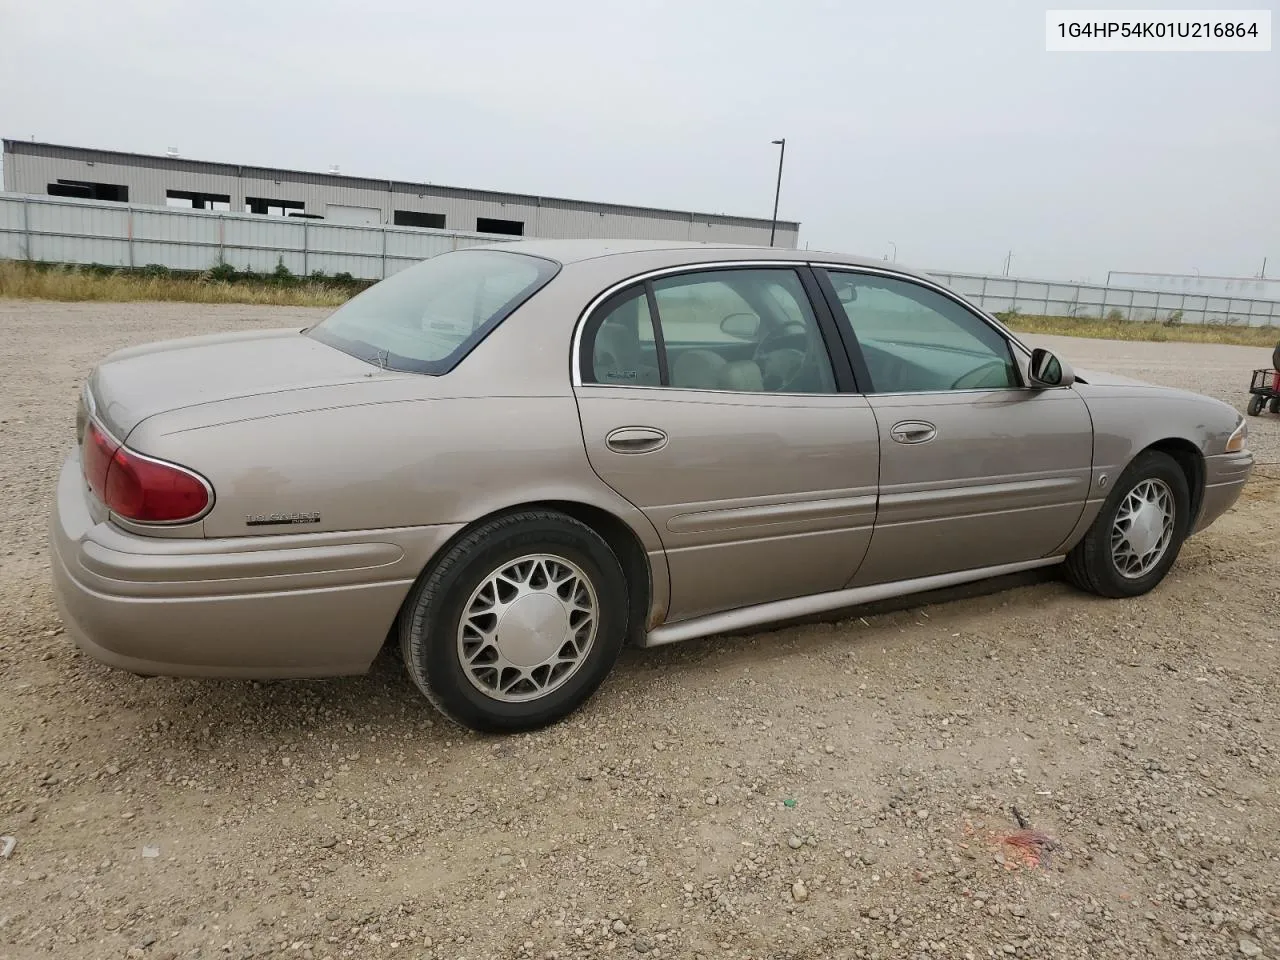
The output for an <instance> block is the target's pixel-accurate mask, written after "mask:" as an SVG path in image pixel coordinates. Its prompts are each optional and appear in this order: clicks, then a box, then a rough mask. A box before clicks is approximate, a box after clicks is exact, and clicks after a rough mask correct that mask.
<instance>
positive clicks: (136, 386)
mask: <svg viewBox="0 0 1280 960" xmlns="http://www.w3.org/2000/svg"><path fill="white" fill-rule="evenodd" d="M381 377H382V375H381V374H380V371H378V370H377V368H375V367H373V366H370V365H369V364H368V363H365V362H364V361H362V360H358V359H356V358H355V357H352V356H349V355H347V354H345V353H342V352H341V351H339V350H335V349H333V348H332V347H328V346H325V345H324V344H322V343H320V342H318V341H316V340H313V339H311V338H310V337H306V336H303V335H302V334H301V333H299V332H298V330H297V328H294V327H290V328H288V329H283V330H255V331H251V332H244V333H229V334H214V335H211V336H203V337H185V338H182V339H179V340H166V341H161V342H158V343H150V344H146V345H143V346H140V347H131V348H129V349H126V350H120V351H117V352H116V353H113V354H111V355H110V356H108V357H106V358H105V359H104V360H103V361H102V362H101V363H100V364H99V365H98V367H97V368H96V369H95V370H94V372H93V374H92V375H91V376H90V378H89V386H88V388H89V392H90V394H91V397H92V400H93V402H94V407H95V412H96V413H97V416H98V418H99V419H100V420H101V421H102V423H103V425H104V426H106V428H107V429H108V430H110V431H111V432H112V433H113V434H115V436H116V437H117V438H119V439H120V440H122V441H123V440H124V439H126V438H127V437H128V436H129V433H130V432H131V431H132V430H133V429H134V427H136V426H137V425H138V424H139V423H141V422H142V421H143V420H145V419H147V418H148V417H151V416H154V415H155V414H158V413H165V412H169V411H174V410H181V409H184V408H188V407H195V406H200V405H202V404H212V403H219V402H222V401H225V400H234V399H239V398H244V397H253V396H260V395H263V394H271V393H282V392H288V391H298V390H309V389H315V388H321V387H332V386H338V385H341V384H346V383H368V382H369V381H370V380H371V379H381Z"/></svg>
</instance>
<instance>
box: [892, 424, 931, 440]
mask: <svg viewBox="0 0 1280 960" xmlns="http://www.w3.org/2000/svg"><path fill="white" fill-rule="evenodd" d="M937 435H938V428H937V427H935V426H934V425H933V424H932V423H928V422H926V421H924V420H903V421H902V422H901V423H895V424H894V425H893V427H892V428H891V429H890V430H889V436H891V437H893V439H894V440H896V441H898V443H928V442H929V441H930V440H932V439H933V438H934V437H936V436H937Z"/></svg>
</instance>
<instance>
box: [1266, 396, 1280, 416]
mask: <svg viewBox="0 0 1280 960" xmlns="http://www.w3.org/2000/svg"><path fill="white" fill-rule="evenodd" d="M1267 409H1268V410H1270V411H1271V412H1272V413H1280V397H1273V398H1272V400H1271V402H1270V403H1269V404H1267Z"/></svg>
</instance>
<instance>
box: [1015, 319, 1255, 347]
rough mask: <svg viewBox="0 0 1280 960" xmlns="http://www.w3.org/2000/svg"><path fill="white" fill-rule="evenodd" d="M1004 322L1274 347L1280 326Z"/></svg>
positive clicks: (1034, 328)
mask: <svg viewBox="0 0 1280 960" xmlns="http://www.w3.org/2000/svg"><path fill="white" fill-rule="evenodd" d="M1003 319H1004V322H1005V325H1006V326H1008V327H1009V328H1010V329H1011V330H1017V331H1018V332H1019V333H1043V334H1048V335H1055V336H1060V337H1088V338H1090V339H1093V340H1147V341H1155V342H1163V341H1171V342H1172V341H1177V342H1180V343H1229V344H1237V345H1239V346H1242V347H1268V348H1271V347H1274V346H1275V345H1276V343H1277V342H1280V327H1276V326H1267V327H1245V326H1236V325H1232V324H1223V323H1215V324H1199V323H1176V324H1164V323H1154V322H1153V323H1141V322H1137V321H1132V320H1081V319H1078V318H1076V317H1023V316H1017V317H1007V318H1003Z"/></svg>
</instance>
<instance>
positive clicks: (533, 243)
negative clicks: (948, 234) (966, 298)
mask: <svg viewBox="0 0 1280 960" xmlns="http://www.w3.org/2000/svg"><path fill="white" fill-rule="evenodd" d="M471 249H486V250H506V251H509V252H511V253H524V254H528V255H530V256H534V257H543V258H545V259H547V260H554V261H556V262H557V263H560V264H566V265H567V264H571V263H579V262H581V261H584V260H597V259H600V258H603V257H619V258H626V257H639V256H642V255H645V256H652V255H653V254H655V253H658V254H660V253H663V252H669V253H670V254H671V264H672V265H673V266H674V265H677V264H679V263H681V257H680V255H679V254H680V252H681V251H687V252H689V253H696V254H697V256H696V257H695V258H694V259H693V261H692V262H698V261H705V260H706V259H707V255H708V254H709V253H715V252H718V251H723V252H724V254H725V259H733V260H780V261H795V262H800V263H804V262H820V263H847V264H850V265H851V266H861V267H878V268H881V269H884V268H886V267H889V265H888V264H886V263H885V262H884V261H883V260H875V259H872V258H870V257H855V256H851V255H850V254H847V253H832V252H828V251H819V250H792V249H789V248H783V247H762V246H752V245H750V244H735V243H702V242H699V241H696V240H621V239H619V240H604V239H599V240H594V239H593V240H512V241H506V242H500V243H492V244H485V245H484V246H483V247H472V248H471ZM891 269H892V270H893V271H894V272H895V273H903V274H911V275H915V276H924V275H923V274H921V273H919V272H918V271H915V270H910V269H905V268H903V267H902V266H901V265H900V264H897V263H895V264H893V265H892V268H891Z"/></svg>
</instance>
